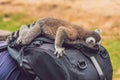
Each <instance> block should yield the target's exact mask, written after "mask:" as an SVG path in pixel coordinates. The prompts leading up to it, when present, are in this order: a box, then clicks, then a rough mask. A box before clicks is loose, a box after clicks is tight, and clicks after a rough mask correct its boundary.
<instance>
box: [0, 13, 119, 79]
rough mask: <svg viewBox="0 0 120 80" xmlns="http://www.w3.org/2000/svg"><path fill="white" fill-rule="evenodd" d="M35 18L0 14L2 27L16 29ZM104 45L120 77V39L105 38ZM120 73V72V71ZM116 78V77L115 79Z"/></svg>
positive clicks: (115, 74)
mask: <svg viewBox="0 0 120 80" xmlns="http://www.w3.org/2000/svg"><path fill="white" fill-rule="evenodd" d="M33 20H34V19H32V18H29V17H28V16H27V15H25V14H21V13H18V14H0V29H3V30H9V31H15V30H18V29H19V28H20V26H21V25H22V24H28V23H31V22H33ZM102 43H103V45H104V47H105V48H106V49H107V50H108V52H109V54H110V57H111V61H112V65H113V71H114V72H113V74H114V76H113V78H120V74H118V73H117V72H118V70H120V39H115V40H108V39H106V40H103V41H102ZM119 73H120V72H119ZM113 80H114V79H113Z"/></svg>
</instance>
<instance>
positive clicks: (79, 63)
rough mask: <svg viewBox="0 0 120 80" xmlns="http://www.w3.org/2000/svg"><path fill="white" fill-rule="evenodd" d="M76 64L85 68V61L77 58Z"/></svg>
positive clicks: (80, 67)
mask: <svg viewBox="0 0 120 80" xmlns="http://www.w3.org/2000/svg"><path fill="white" fill-rule="evenodd" d="M77 66H78V67H79V69H82V70H83V69H86V68H87V63H86V62H85V61H84V60H79V61H78V63H77Z"/></svg>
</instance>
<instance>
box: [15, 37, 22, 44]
mask: <svg viewBox="0 0 120 80" xmlns="http://www.w3.org/2000/svg"><path fill="white" fill-rule="evenodd" d="M21 43H22V37H21V36H19V37H18V39H17V40H16V44H18V45H20V44H21Z"/></svg>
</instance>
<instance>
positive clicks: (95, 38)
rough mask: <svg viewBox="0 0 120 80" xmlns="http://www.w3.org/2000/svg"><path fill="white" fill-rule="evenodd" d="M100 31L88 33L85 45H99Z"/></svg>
mask: <svg viewBox="0 0 120 80" xmlns="http://www.w3.org/2000/svg"><path fill="white" fill-rule="evenodd" d="M101 32H102V31H101V30H100V29H96V30H94V31H91V32H90V33H88V34H86V37H85V42H86V43H87V44H91V45H96V44H100V41H101V37H100V34H101Z"/></svg>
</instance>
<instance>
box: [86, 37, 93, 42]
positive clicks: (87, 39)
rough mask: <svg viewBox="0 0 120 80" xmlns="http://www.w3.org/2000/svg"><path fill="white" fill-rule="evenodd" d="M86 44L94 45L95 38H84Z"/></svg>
mask: <svg viewBox="0 0 120 80" xmlns="http://www.w3.org/2000/svg"><path fill="white" fill-rule="evenodd" d="M86 43H89V44H95V38H94V37H88V38H86Z"/></svg>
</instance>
